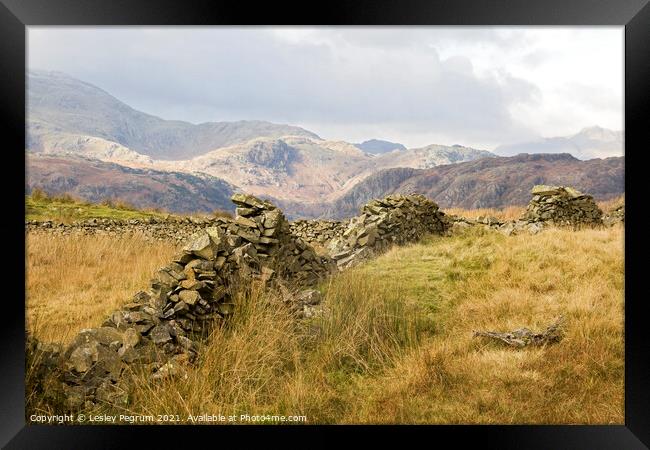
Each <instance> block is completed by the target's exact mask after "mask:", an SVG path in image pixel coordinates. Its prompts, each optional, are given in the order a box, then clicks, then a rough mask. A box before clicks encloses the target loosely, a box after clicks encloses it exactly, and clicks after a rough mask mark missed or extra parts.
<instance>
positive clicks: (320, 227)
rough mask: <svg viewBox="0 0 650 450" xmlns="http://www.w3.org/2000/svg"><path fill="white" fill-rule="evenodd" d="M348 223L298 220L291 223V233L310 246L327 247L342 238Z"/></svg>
mask: <svg viewBox="0 0 650 450" xmlns="http://www.w3.org/2000/svg"><path fill="white" fill-rule="evenodd" d="M346 226H347V222H339V221H336V220H296V221H294V222H292V223H291V233H292V234H293V235H295V236H298V237H300V238H301V239H302V240H303V241H305V242H307V243H309V244H314V243H316V244H320V245H326V244H327V243H329V242H330V241H331V240H333V239H335V238H338V237H340V236H341V235H342V234H343V231H345V229H346Z"/></svg>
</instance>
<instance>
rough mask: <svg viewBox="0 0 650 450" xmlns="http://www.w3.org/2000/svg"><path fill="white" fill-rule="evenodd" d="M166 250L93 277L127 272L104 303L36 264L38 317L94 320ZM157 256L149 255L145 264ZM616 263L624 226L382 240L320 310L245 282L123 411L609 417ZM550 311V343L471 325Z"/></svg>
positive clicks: (615, 410) (338, 280)
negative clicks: (529, 343)
mask: <svg viewBox="0 0 650 450" xmlns="http://www.w3.org/2000/svg"><path fill="white" fill-rule="evenodd" d="M34 244H37V242H35V241H33V242H32V244H31V245H33V246H34V248H38V247H39V246H38V245H34ZM74 245H75V244H74V243H73V242H70V241H66V242H61V243H59V244H56V243H46V242H43V243H41V245H40V246H41V247H43V248H46V247H48V246H50V247H52V248H51V249H50V250H49V251H48V252H47V253H48V254H49V255H50V260H49V267H50V268H53V267H54V266H56V265H57V263H56V258H57V256H56V255H57V254H58V255H64V254H65V255H75V254H76V255H77V258H79V256H78V255H79V253H80V252H79V250H77V251H71V250H63V249H60V250H59V251H58V253H57V252H56V251H54V248H59V247H64V246H67V247H70V246H74ZM82 248H83V247H82ZM116 248H117V246H116V245H108V247H105V252H107V253H104V258H108V259H110V260H114V261H115V263H117V262H121V261H123V260H124V258H123V257H122V256H120V257H114V256H108V253H110V252H113V253H118V252H121V251H117V252H116ZM167 250H168V251H169V253H168V254H167V256H162V254H163V253H164V249H160V250H158V251H153V250H151V251H150V252H149V254H148V255H147V257H145V256H137V257H142V261H141V262H140V263H138V264H136V263H130V264H129V267H128V268H125V267H123V266H124V265H123V264H122V265H121V266H122V267H118V266H120V264H117V266H116V267H114V269H113V270H115V271H117V273H121V275H119V276H118V275H116V276H115V277H112V275H111V277H112V278H111V279H112V280H113V281H112V282H110V283H107V284H105V285H104V286H110V285H111V284H114V283H117V282H118V280H120V282H121V279H122V278H125V277H127V278H128V277H130V278H129V279H130V280H131V281H130V287H125V288H124V293H123V294H120V295H117V296H115V298H114V300H113V303H112V305H110V306H109V305H108V304H107V305H101V307H100V305H98V303H101V302H103V301H104V300H103V299H105V298H106V295H107V293H106V289H102V290H100V291H99V292H97V287H96V286H98V285H97V284H96V283H94V282H93V281H92V280H93V279H94V278H95V277H96V275H94V274H95V272H93V271H90V272H86V273H85V274H80V273H77V272H76V269H74V268H68V269H67V270H64V269H58V268H57V269H56V270H59V271H60V272H59V273H58V275H47V270H44V269H43V268H42V267H41V268H40V269H38V270H40V272H39V273H41V274H42V275H45V276H46V277H49V278H50V281H49V283H50V284H49V287H48V288H46V289H43V291H44V292H42V293H41V294H40V298H41V305H42V306H41V310H42V312H41V316H42V320H47V322H48V323H49V322H50V320H52V321H53V322H55V323H56V324H57V326H56V328H57V329H63V328H66V327H67V329H69V330H73V329H79V328H82V327H83V326H91V325H96V324H97V323H98V322H99V321H100V319H99V317H98V316H102V315H103V314H105V313H106V312H109V311H110V310H111V309H112V308H114V307H115V306H117V305H118V304H119V302H120V301H124V300H126V299H128V298H129V295H130V294H133V293H134V292H135V291H137V290H139V289H142V288H143V287H144V286H146V283H147V281H148V278H149V276H150V274H151V272H152V271H153V270H154V269H155V268H156V267H157V266H159V265H161V263H162V262H164V261H165V260H166V259H168V255H169V254H171V249H167ZM122 251H129V250H128V249H124V250H122ZM32 252H34V250H32ZM89 252H90V253H92V254H93V255H95V256H94V258H98V255H99V254H102V252H97V253H94V251H89V250H86V253H89ZM81 253H84V252H81ZM143 253H145V252H144V251H142V249H141V251H140V252H135V255H142V254H143ZM156 254H157V255H158V256H159V257H160V258H159V260H158V261H157V262H156V263H151V262H148V261H146V260H147V259H149V258H151V257H152V255H156ZM33 257H34V258H37V256H36V255H33ZM87 258H88V259H86V261H87V264H88V265H91V266H92V265H93V264H94V265H95V266H96V265H97V259H95V260H94V261H95V262H94V263H93V262H92V261H91V259H92V258H93V257H91V256H87ZM126 259H127V260H131V259H132V257H130V258H126ZM66 261H67V262H66V263H65V264H60V265H71V266H75V267H76V265H73V264H72V263H73V262H75V261H76V258H72V259H70V258H68V259H67V260H66ZM147 264H149V265H148V266H147ZM623 269H624V268H623V228H622V227H616V228H611V229H602V230H581V231H577V232H573V231H569V230H553V229H551V230H545V231H544V232H543V233H540V234H538V235H535V236H533V237H530V236H512V237H506V236H503V235H501V234H498V233H495V232H491V231H489V230H479V229H477V230H469V231H468V232H467V233H465V234H461V235H457V236H453V237H430V238H427V239H425V240H424V241H423V242H421V243H419V244H415V245H411V246H407V247H402V248H394V249H393V250H391V251H390V252H388V253H387V254H385V255H383V256H381V257H379V258H377V259H376V260H373V261H371V262H369V263H367V264H365V265H363V266H361V267H358V268H356V269H352V270H350V271H347V272H345V273H343V274H340V275H338V276H336V277H334V278H332V279H331V280H329V281H328V282H327V283H325V284H324V285H323V286H321V287H320V289H322V291H323V292H324V294H325V301H324V304H325V305H326V306H327V308H328V310H329V313H328V314H325V315H324V316H322V317H321V318H318V319H313V320H309V321H301V322H297V321H295V320H294V319H293V318H292V317H291V316H290V314H289V312H288V311H287V310H286V308H285V307H283V306H282V305H281V304H280V303H279V299H278V298H277V295H276V294H275V293H274V292H266V291H264V290H262V289H261V288H259V287H256V286H252V287H251V288H250V289H249V290H248V291H247V292H243V293H241V294H240V295H239V297H238V300H237V305H238V306H237V310H236V312H235V314H234V316H233V318H232V320H231V321H230V322H229V323H227V324H226V325H225V326H223V327H220V328H217V329H216V330H215V331H214V333H213V334H212V336H211V337H210V338H209V339H208V340H207V342H206V343H205V344H204V345H203V347H202V349H201V352H200V357H199V360H198V362H197V364H195V365H194V366H192V367H188V368H187V378H180V379H169V380H165V381H162V382H155V383H153V382H151V381H149V380H148V379H144V378H143V379H140V380H139V382H138V383H137V384H136V386H137V388H136V389H135V391H134V392H133V397H132V402H131V404H130V406H129V407H128V412H130V413H132V414H154V415H155V414H159V413H160V414H178V415H179V416H180V418H181V421H185V420H186V419H187V416H188V414H194V415H196V414H201V413H206V414H218V413H221V414H224V415H226V416H227V415H239V414H246V413H247V414H251V415H256V414H280V415H285V416H288V415H304V416H306V417H307V422H308V423H590V424H595V423H619V424H620V423H623V417H624V416H623V398H624V397H623V396H624V387H623V374H624V345H623V302H624V299H623V278H624V277H623V272H624V271H623ZM32 270H34V269H32ZM94 270H99V269H97V268H95V269H94ZM119 271H121V272H119ZM108 273H113V272H112V271H106V272H105V274H108ZM28 275H29V274H28ZM55 279H56V280H55ZM37 284H38V283H36V285H33V288H38V286H37ZM28 286H29V285H28ZM99 286H102V284H100V285H99ZM28 289H29V287H28ZM32 296H33V294H32ZM72 296H74V298H76V300H75V301H71V298H72ZM32 298H33V297H32ZM88 298H93V299H94V300H93V301H87V299H88ZM82 299H83V300H86V301H85V303H84V306H82V305H81V303H80V302H81V301H82ZM44 304H47V306H48V308H47V309H44V306H43V305H44ZM67 309H70V310H71V311H75V313H74V314H69V313H64V312H62V311H66V310H67ZM87 309H88V310H89V313H88V314H86V313H85V311H86V310H87ZM100 309H101V311H100ZM90 310H92V311H90ZM561 314H562V315H564V316H565V324H566V325H565V327H566V336H565V338H564V339H563V340H562V341H561V342H560V343H558V344H555V345H551V346H548V347H543V348H526V349H512V348H505V347H503V346H500V345H499V344H498V343H496V342H489V341H485V340H480V339H477V338H472V330H475V329H483V330H502V331H508V330H512V329H515V328H519V327H528V328H531V329H533V330H537V329H543V328H544V327H545V326H547V325H548V324H550V323H551V322H552V321H553V320H554V319H555V318H556V317H557V316H559V315H561ZM93 320H95V321H94V322H93ZM82 321H85V322H84V323H83V325H82ZM47 328H49V329H54V327H47ZM50 337H55V335H54V334H51V335H50ZM100 409H103V410H104V411H105V412H111V409H109V408H100ZM112 412H115V411H112ZM121 412H124V411H121Z"/></svg>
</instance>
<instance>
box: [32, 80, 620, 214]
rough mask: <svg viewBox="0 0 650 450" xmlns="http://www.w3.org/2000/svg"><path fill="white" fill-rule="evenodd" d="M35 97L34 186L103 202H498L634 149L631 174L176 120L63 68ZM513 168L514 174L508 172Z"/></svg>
mask: <svg viewBox="0 0 650 450" xmlns="http://www.w3.org/2000/svg"><path fill="white" fill-rule="evenodd" d="M27 99H28V104H27V106H28V111H27V112H28V114H27V129H26V143H25V145H26V151H27V154H28V157H27V174H26V175H27V177H26V191H30V190H31V189H32V188H34V187H40V188H42V189H44V190H46V191H49V192H53V193H62V192H70V193H73V194H76V195H78V196H80V197H82V198H85V199H88V200H91V201H95V200H100V199H102V198H106V197H113V198H121V199H123V200H127V201H129V202H131V203H133V204H135V205H136V206H143V207H163V208H167V209H169V210H170V211H175V212H191V211H211V210H214V209H216V208H226V209H229V208H230V204H229V202H228V201H227V198H228V197H229V195H230V194H231V193H232V192H235V191H245V192H248V193H251V194H254V195H258V196H260V197H264V198H268V199H271V200H273V201H275V202H276V203H278V204H281V205H283V207H285V208H286V209H287V211H288V213H289V215H290V216H292V217H303V216H304V217H316V216H322V215H327V216H332V217H343V216H345V215H347V214H349V213H350V212H351V211H352V210H354V212H353V213H352V214H356V209H355V208H358V206H359V205H360V203H359V202H360V201H362V199H364V198H369V197H368V196H369V195H371V196H373V197H377V196H381V195H383V194H385V193H392V192H402V191H404V190H408V189H417V190H419V191H421V192H423V193H425V192H426V193H427V194H428V195H430V196H432V198H434V199H435V200H437V201H439V202H440V203H441V204H442V205H445V206H455V205H470V204H471V205H472V206H486V205H488V204H489V205H493V206H497V205H499V204H501V205H503V204H508V203H504V202H512V201H519V200H520V198H519V197H517V196H516V195H514V194H513V195H510V194H508V195H502V194H501V193H500V192H501V191H502V190H503V192H509V188H508V187H507V186H508V183H509V181H508V180H509V179H517V180H519V181H520V182H521V183H524V184H525V183H528V182H529V181H531V179H530V176H529V177H528V178H526V177H525V176H524V175H525V174H529V175H530V173H531V170H533V169H532V168H534V167H536V166H539V165H540V164H542V166H544V164H547V163H548V164H551V165H552V166H553V167H552V168H550V167H549V168H548V173H546V174H545V175H540V176H539V177H537V178H540V177H542V178H544V177H546V178H548V179H552V178H553V176H552V175H553V174H552V172H553V173H554V172H555V171H560V169H559V166H562V165H564V166H566V167H571V169H570V170H572V171H574V172H575V173H576V174H580V173H583V174H584V176H583V178H584V179H586V178H589V176H590V175H589V174H593V173H596V172H598V173H600V172H599V171H601V170H600V169H596V167H600V166H601V165H602V166H603V169H602V171H605V170H606V169H605V168H606V167H610V169H608V170H610V171H613V172H612V174H613V175H616V176H618V175H621V176H622V166H623V159H622V158H618V160H619V161H620V164H619V166H620V170H621V171H620V173H619V172H617V170H619V169H618V168H612V167H613V166H616V164H613V166H612V163H611V162H608V163H605V162H604V161H607V160H594V161H595V162H590V161H579V160H578V159H576V158H573V157H571V156H570V155H563V156H562V157H560V158H559V159H553V157H554V156H557V155H548V156H551V157H550V159H549V158H544V157H541V159H539V158H538V159H537V160H535V159H534V158H533V159H526V157H525V156H521V158H519V160H516V161H518V162H516V163H515V160H513V159H511V158H503V157H498V156H496V155H495V154H493V153H491V152H488V151H485V150H478V149H474V148H470V147H463V146H460V145H453V146H445V145H436V144H433V145H428V146H424V147H419V148H406V147H405V146H404V145H402V144H399V143H394V142H389V141H384V140H378V139H371V140H368V141H365V142H362V143H361V144H351V143H348V142H344V141H332V140H326V139H323V138H321V137H320V136H318V135H317V134H316V133H313V132H311V131H309V130H306V129H304V128H301V127H298V126H292V125H282V124H274V123H270V122H264V121H237V122H207V123H202V124H191V123H189V122H183V121H175V120H165V119H161V118H159V117H156V116H153V115H150V114H146V113H144V112H140V111H137V110H135V109H133V108H131V107H130V106H128V105H126V104H125V103H123V102H121V101H120V100H118V99H116V98H115V97H113V96H111V95H110V94H109V93H108V92H106V91H104V90H102V89H100V88H98V87H96V86H93V85H91V84H89V83H86V82H84V81H81V80H78V79H75V78H73V77H70V76H68V75H66V74H63V73H60V72H45V71H33V70H30V71H29V72H28V79H27ZM601 130H602V129H601ZM607 131H609V130H604V131H603V132H601V133H600V135H598V133H597V132H596V131H594V130H591V132H590V133H583V134H582V135H581V136H585V137H584V139H583V140H582V141H581V140H580V139H579V137H578V136H574V137H572V138H573V141H572V142H574V143H580V142H582V145H586V144H585V142H587V143H588V144H589V145H591V146H592V147H593V145H595V144H593V142H598V139H599V136H600V138H603V139H602V140H603V142H605V141H608V140H609V141H611V139H610V136H609V135H608V134H607V133H606V132H607ZM587 134H588V135H587ZM576 145H577V144H576ZM517 148H518V147H515V146H511V147H509V148H508V149H506V150H503V149H502V150H503V151H507V152H511V151H515V150H517ZM521 148H525V147H521ZM558 148H559V147H558ZM566 156H569V158H570V159H569V158H567V157H566ZM610 159H611V158H610ZM616 159H617V158H614V160H616ZM535 161H537V162H535ZM582 163H589V164H582ZM515 166H516V168H513V167H515ZM556 166H557V167H556ZM540 167H541V166H540ZM544 167H545V166H544ZM616 167H618V166H616ZM567 170H569V169H567ZM560 172H561V171H560ZM560 172H558V173H560ZM517 173H518V174H519V175H517V176H514V175H516V174H517ZM506 175H507V176H508V177H510V178H507V179H505V180H501V181H499V180H500V178H499V177H500V176H506ZM531 176H532V175H531ZM454 177H455V178H454ZM576 177H578V178H581V177H580V176H579V175H576ZM585 177H586V178H585ZM452 178H453V179H452ZM546 178H545V179H546ZM441 180H442V181H441ZM444 180H447V181H444ZM472 180H474V181H472ZM621 180H622V178H621ZM484 182H489V183H488V184H485V183H484ZM614 184H615V183H614ZM504 186H506V187H504ZM577 187H578V188H580V186H577ZM609 188H610V189H611V191H608V190H607V189H605V188H603V190H601V191H602V192H601V194H602V195H609V194H612V195H613V194H615V193H620V191H621V188H620V187H619V186H618V185H616V186H614V185H613V184H612V185H611V186H609ZM504 189H505V190H504ZM522 189H524V190H526V189H529V187H528V188H525V187H524V188H522ZM481 192H483V193H482V194H481ZM490 192H493V193H495V194H493V195H490V194H489V193H490ZM470 193H471V195H470ZM352 214H350V215H352Z"/></svg>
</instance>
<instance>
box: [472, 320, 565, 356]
mask: <svg viewBox="0 0 650 450" xmlns="http://www.w3.org/2000/svg"><path fill="white" fill-rule="evenodd" d="M563 322H564V317H563V316H560V317H559V318H558V319H557V320H556V321H555V322H554V323H553V324H551V325H549V326H548V327H547V328H546V330H544V331H543V332H541V333H534V332H532V331H531V330H529V329H528V328H518V329H516V330H514V331H511V332H509V333H499V332H496V331H474V336H473V337H487V338H491V339H496V340H498V341H501V342H503V343H505V344H507V345H509V346H511V347H518V348H522V347H526V346H529V345H535V346H540V345H546V344H554V343H557V342H560V340H561V339H562V335H563V333H562V324H563Z"/></svg>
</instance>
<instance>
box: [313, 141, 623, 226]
mask: <svg viewBox="0 0 650 450" xmlns="http://www.w3.org/2000/svg"><path fill="white" fill-rule="evenodd" d="M624 171H625V159H624V158H623V157H620V158H606V159H593V160H589V161H580V160H578V159H576V158H574V157H573V156H571V155H568V154H534V155H517V156H512V157H496V158H483V159H480V160H477V161H470V162H464V163H458V164H450V165H444V166H438V167H434V168H431V169H427V170H404V169H389V170H384V171H382V172H379V173H377V174H375V175H373V176H372V177H368V178H367V179H366V180H364V181H362V182H360V183H359V184H357V185H356V186H354V188H352V189H350V191H348V192H347V193H346V194H345V195H343V196H342V197H341V198H339V199H337V200H336V201H334V202H332V203H331V204H329V205H326V206H325V207H324V208H323V213H322V214H323V216H325V217H349V216H353V215H356V214H357V213H358V210H359V207H360V206H361V205H363V204H364V203H365V202H367V201H368V200H370V199H372V198H379V197H383V196H385V195H388V194H392V193H410V192H417V193H421V194H424V195H425V196H427V197H429V198H431V199H433V200H434V201H436V202H437V203H438V204H439V205H440V206H441V207H442V208H450V207H460V208H466V209H476V208H501V207H504V206H511V205H525V204H526V203H528V201H529V200H530V189H531V188H532V187H533V186H534V185H536V184H551V185H564V186H574V187H575V188H576V189H578V190H581V191H583V192H589V193H590V194H592V195H594V197H595V198H596V199H599V200H606V199H610V198H613V197H616V196H619V195H621V194H622V193H623V192H624V190H625V176H624Z"/></svg>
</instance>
